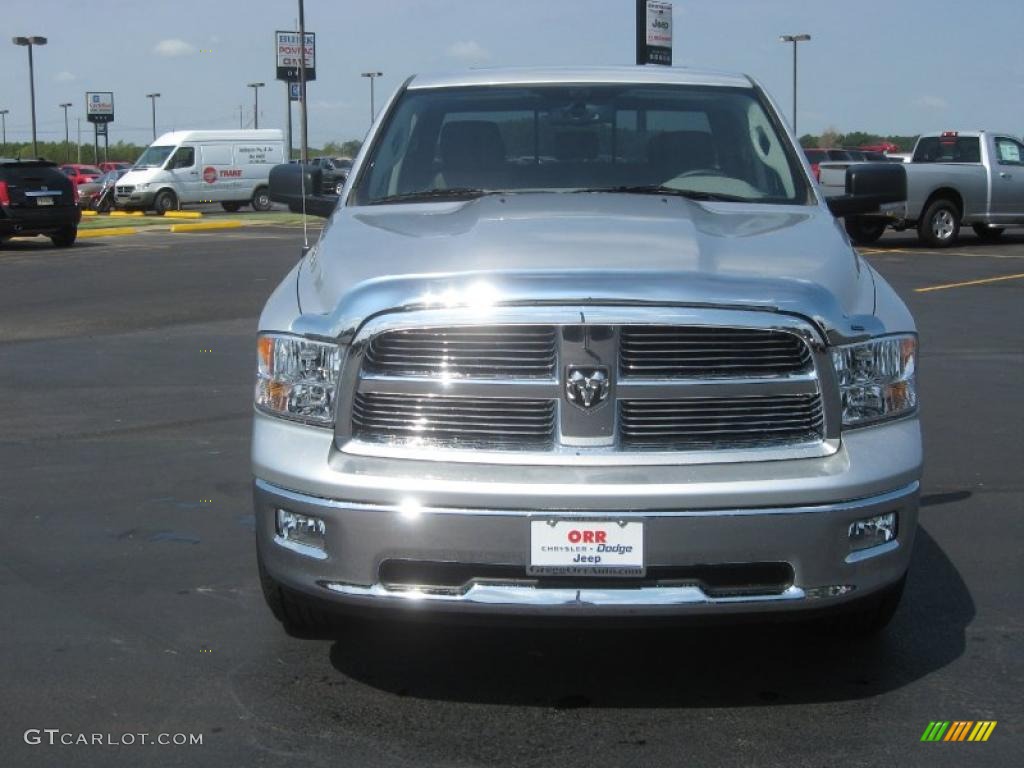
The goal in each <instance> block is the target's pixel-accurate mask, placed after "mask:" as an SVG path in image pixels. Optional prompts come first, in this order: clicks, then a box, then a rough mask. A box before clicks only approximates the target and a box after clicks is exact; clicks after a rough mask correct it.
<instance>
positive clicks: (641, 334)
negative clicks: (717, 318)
mask: <svg viewBox="0 0 1024 768" xmlns="http://www.w3.org/2000/svg"><path fill="white" fill-rule="evenodd" d="M619 347H620V349H619V367H620V370H621V372H622V375H623V376H626V377H668V378H693V377H706V378H711V377H716V376H725V375H729V376H735V375H737V374H740V375H742V374H754V373H758V374H763V373H771V374H776V375H786V374H793V373H801V372H805V371H807V370H809V369H810V368H811V367H812V365H813V361H812V358H811V354H810V350H809V349H808V348H807V345H806V344H805V343H804V342H803V340H802V339H801V338H800V337H799V336H796V335H795V334H792V333H787V332H785V331H776V330H768V329H760V328H714V327H701V326H663V327H654V328H652V327H650V326H624V327H623V328H622V330H621V334H620V340H619Z"/></svg>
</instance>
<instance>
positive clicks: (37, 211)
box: [0, 158, 82, 248]
mask: <svg viewBox="0 0 1024 768" xmlns="http://www.w3.org/2000/svg"><path fill="white" fill-rule="evenodd" d="M81 218H82V212H81V211H80V210H79V208H78V200H77V195H76V194H75V185H74V182H72V181H71V179H69V178H68V177H67V176H65V175H64V174H63V173H62V172H61V170H60V169H59V168H58V167H57V164H56V163H51V162H48V161H46V160H42V159H38V160H11V159H7V158H0V243H2V242H4V241H6V240H8V239H9V238H11V237H14V236H15V235H17V236H22V235H46V236H48V237H49V238H50V239H51V240H52V241H53V244H54V245H55V246H57V247H58V248H67V247H69V246H71V245H74V242H75V238H76V237H77V236H78V222H79V221H80V220H81Z"/></svg>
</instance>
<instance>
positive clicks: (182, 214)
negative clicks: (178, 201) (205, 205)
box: [164, 211, 203, 219]
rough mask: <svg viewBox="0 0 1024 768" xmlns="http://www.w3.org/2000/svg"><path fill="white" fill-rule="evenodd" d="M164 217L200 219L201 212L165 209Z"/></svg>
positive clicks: (201, 216)
mask: <svg viewBox="0 0 1024 768" xmlns="http://www.w3.org/2000/svg"><path fill="white" fill-rule="evenodd" d="M164 218H165V219H201V218H203V214H202V212H201V211H165V212H164Z"/></svg>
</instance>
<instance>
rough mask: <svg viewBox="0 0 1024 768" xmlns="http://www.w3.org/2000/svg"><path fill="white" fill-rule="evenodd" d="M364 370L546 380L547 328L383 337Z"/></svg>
mask: <svg viewBox="0 0 1024 768" xmlns="http://www.w3.org/2000/svg"><path fill="white" fill-rule="evenodd" d="M364 370H367V371H370V372H372V373H382V374H395V375H400V376H481V377H510V376H525V377H550V376H552V375H553V373H554V370H555V329H554V328H553V327H552V326H538V325H535V326H500V327H488V326H480V327H452V328H420V329H414V330H401V331H391V332H389V333H383V334H380V335H379V336H377V337H375V338H374V339H373V340H372V341H371V342H370V345H369V349H368V350H367V353H366V361H365V363H364Z"/></svg>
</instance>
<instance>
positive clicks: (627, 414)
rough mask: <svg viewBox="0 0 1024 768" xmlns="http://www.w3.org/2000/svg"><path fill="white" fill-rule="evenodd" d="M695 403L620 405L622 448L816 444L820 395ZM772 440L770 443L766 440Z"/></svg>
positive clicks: (628, 402)
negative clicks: (777, 443)
mask: <svg viewBox="0 0 1024 768" xmlns="http://www.w3.org/2000/svg"><path fill="white" fill-rule="evenodd" d="M704 405H705V406H708V408H709V410H706V411H705V410H702V408H701V403H700V401H699V400H693V399H687V400H622V401H620V408H621V411H620V416H619V427H620V435H621V441H622V444H623V446H627V447H633V448H643V447H647V448H659V449H662V450H671V449H673V448H676V449H685V448H686V447H692V446H701V445H708V444H711V443H714V442H716V441H718V440H725V441H728V442H729V443H730V444H733V445H759V444H765V443H771V442H777V441H789V442H804V441H809V440H820V439H821V437H822V428H823V412H822V404H821V397H820V395H816V394H815V395H782V396H779V397H777V398H771V399H768V398H757V397H737V398H731V399H730V398H716V399H715V400H714V401H713V402H709V403H704ZM766 435H767V436H770V438H766Z"/></svg>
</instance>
